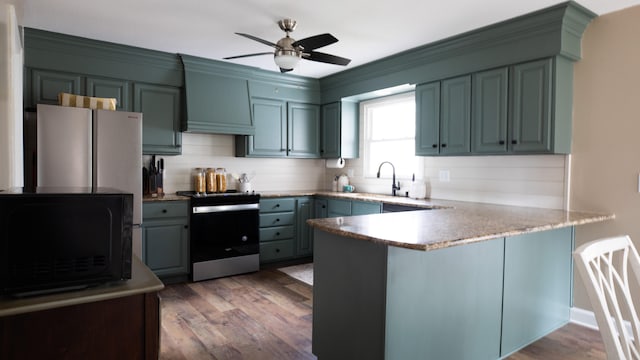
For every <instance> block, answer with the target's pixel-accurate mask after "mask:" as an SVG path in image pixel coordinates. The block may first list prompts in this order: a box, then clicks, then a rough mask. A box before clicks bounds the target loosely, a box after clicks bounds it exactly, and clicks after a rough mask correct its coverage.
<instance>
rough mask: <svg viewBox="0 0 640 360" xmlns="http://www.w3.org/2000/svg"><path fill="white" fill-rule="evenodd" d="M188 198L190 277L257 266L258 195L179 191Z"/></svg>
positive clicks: (210, 276) (226, 273)
mask: <svg viewBox="0 0 640 360" xmlns="http://www.w3.org/2000/svg"><path fill="white" fill-rule="evenodd" d="M177 194H178V195H182V196H189V197H190V199H191V200H190V201H191V215H190V222H191V226H190V228H191V231H190V244H191V245H190V255H191V279H192V280H193V281H200V280H206V279H213V278H217V277H223V276H229V275H236V274H241V273H246V272H252V271H258V270H259V269H260V244H259V230H258V227H259V215H258V212H259V207H260V195H259V194H255V193H253V194H247V193H222V194H208V195H206V196H204V195H197V194H196V193H195V192H194V191H178V192H177Z"/></svg>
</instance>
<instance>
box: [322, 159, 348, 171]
mask: <svg viewBox="0 0 640 360" xmlns="http://www.w3.org/2000/svg"><path fill="white" fill-rule="evenodd" d="M345 162H346V161H345V160H344V159H343V158H338V159H327V160H325V165H326V167H327V168H328V169H342V168H343V167H344V164H345Z"/></svg>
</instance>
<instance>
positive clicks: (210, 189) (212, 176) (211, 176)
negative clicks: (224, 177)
mask: <svg viewBox="0 0 640 360" xmlns="http://www.w3.org/2000/svg"><path fill="white" fill-rule="evenodd" d="M205 178H206V183H207V193H208V194H211V193H214V192H216V191H217V189H218V185H217V180H216V171H215V170H214V169H213V168H207V172H206V173H205Z"/></svg>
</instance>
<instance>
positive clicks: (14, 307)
mask: <svg viewBox="0 0 640 360" xmlns="http://www.w3.org/2000/svg"><path fill="white" fill-rule="evenodd" d="M132 273H133V274H132V278H131V279H129V280H127V281H126V282H123V283H116V284H113V285H110V284H103V285H99V286H97V287H92V288H88V289H83V290H77V291H69V292H62V293H56V294H50V295H40V296H32V297H25V298H11V297H4V298H0V317H4V316H12V315H19V314H24V313H30V312H36V311H42V310H50V309H55V308H60V307H65V306H72V305H79V304H86V303H90V302H96V301H104V300H111V299H116V298H121V297H126V296H131V295H138V294H144V293H150V292H154V291H160V290H162V289H164V284H163V283H162V281H160V279H158V277H157V276H156V275H155V274H154V273H153V272H152V271H151V270H150V269H149V268H148V267H147V266H146V265H145V264H144V263H142V261H141V260H140V259H138V258H137V257H136V256H134V257H133V264H132Z"/></svg>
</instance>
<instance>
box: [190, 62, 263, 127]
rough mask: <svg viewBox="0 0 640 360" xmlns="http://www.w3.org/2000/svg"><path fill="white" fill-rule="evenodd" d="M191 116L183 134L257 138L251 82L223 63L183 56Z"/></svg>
mask: <svg viewBox="0 0 640 360" xmlns="http://www.w3.org/2000/svg"><path fill="white" fill-rule="evenodd" d="M180 57H181V58H182V63H183V64H184V77H185V89H186V99H187V115H186V118H185V121H184V122H183V124H182V130H183V131H189V132H201V133H215V134H234V135H253V134H254V133H255V127H254V124H253V119H252V117H251V111H250V103H249V81H248V80H247V77H246V75H243V74H241V73H237V72H234V71H233V69H229V68H227V66H222V65H221V64H220V63H219V62H215V61H212V60H208V59H202V58H197V57H193V56H188V55H181V56H180Z"/></svg>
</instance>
